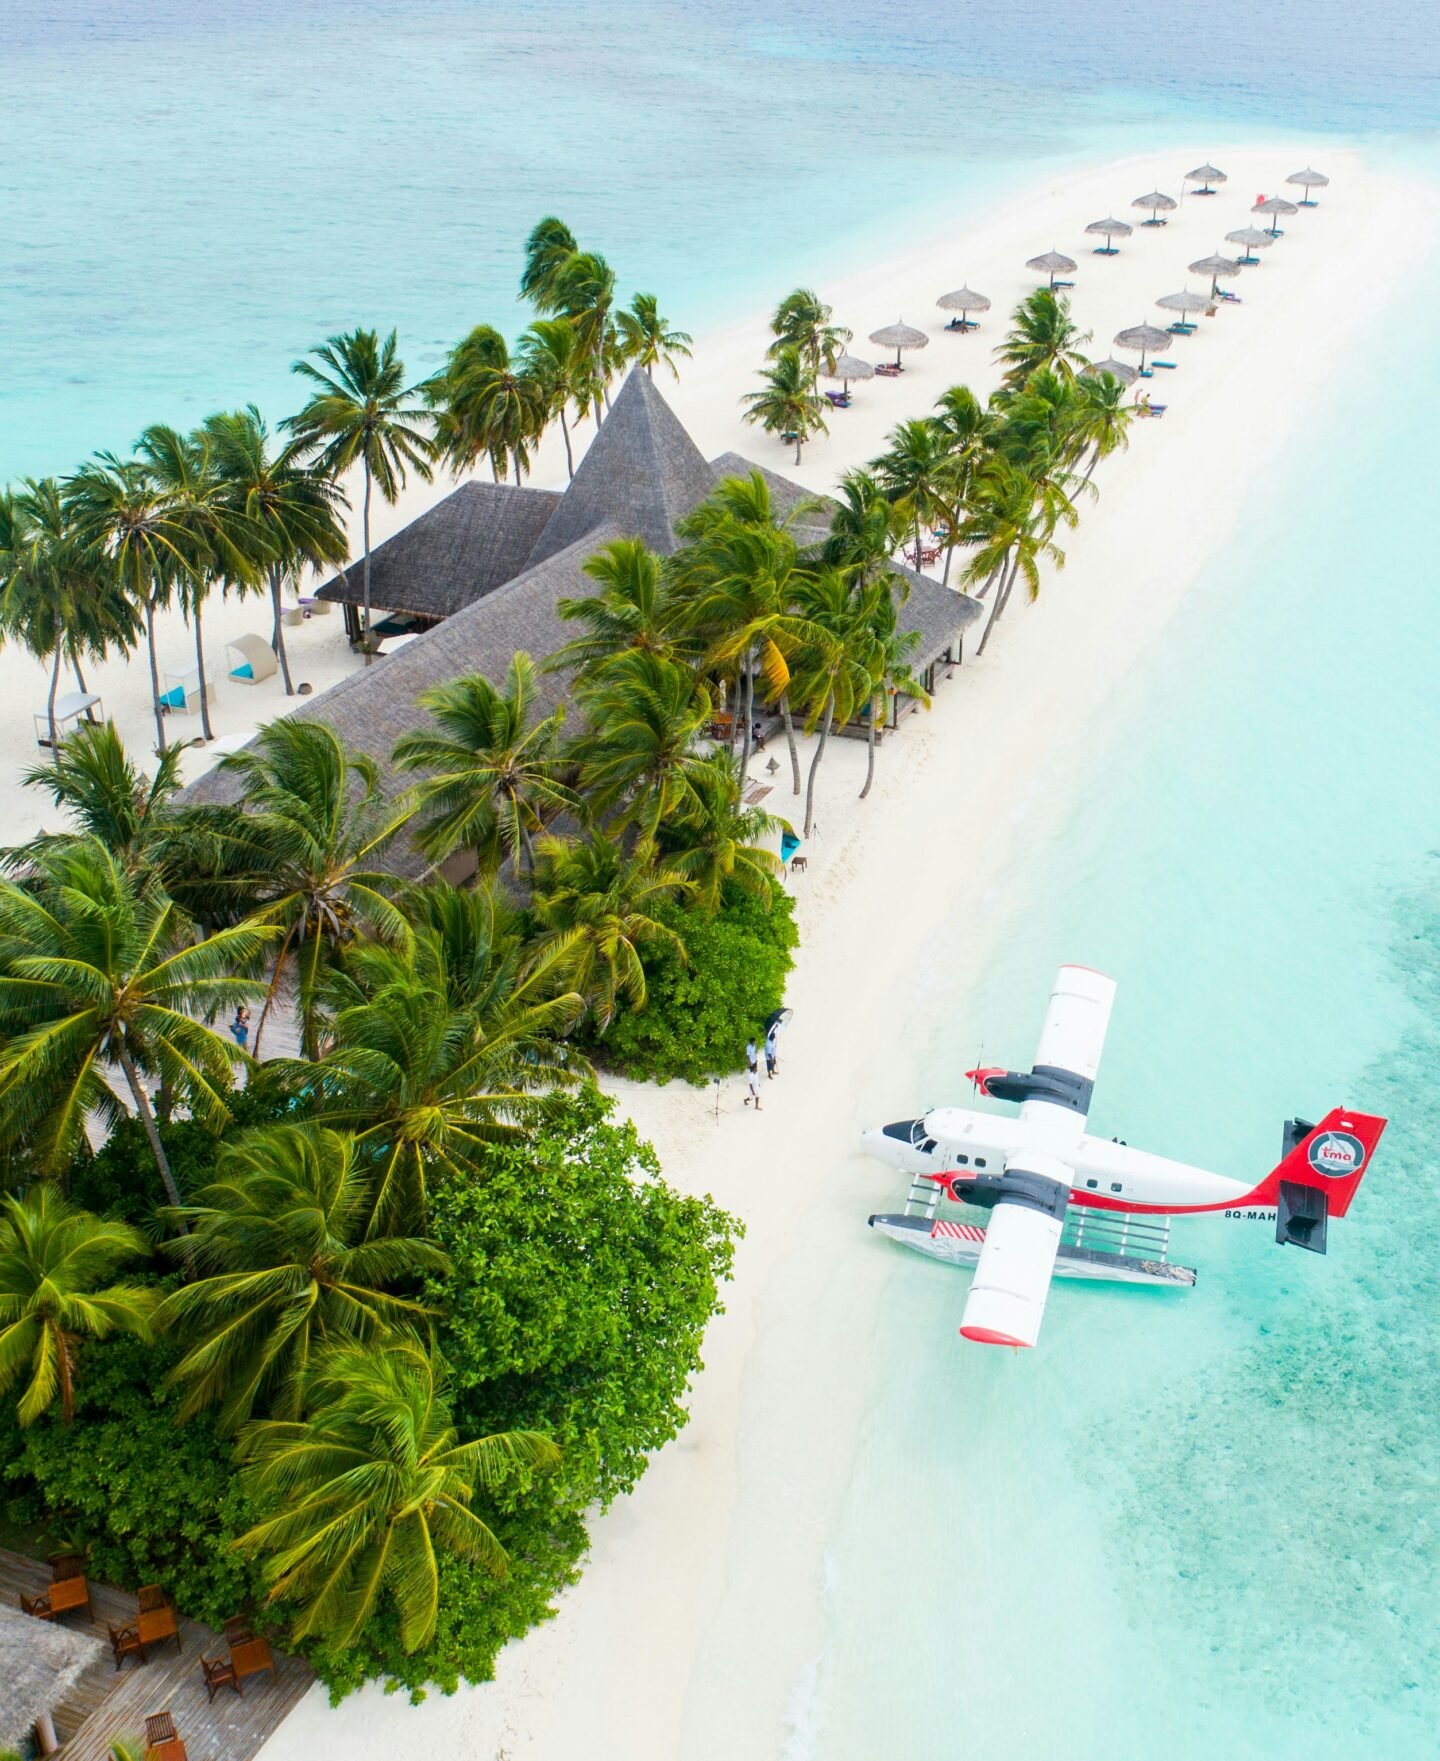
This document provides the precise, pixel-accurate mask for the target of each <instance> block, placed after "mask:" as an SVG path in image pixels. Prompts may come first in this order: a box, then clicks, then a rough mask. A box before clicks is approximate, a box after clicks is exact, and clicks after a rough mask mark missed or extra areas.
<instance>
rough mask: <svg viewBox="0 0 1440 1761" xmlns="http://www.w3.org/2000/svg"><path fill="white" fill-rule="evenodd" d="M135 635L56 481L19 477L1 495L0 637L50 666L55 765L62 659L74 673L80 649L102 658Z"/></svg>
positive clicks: (101, 560) (100, 556) (104, 565)
mask: <svg viewBox="0 0 1440 1761" xmlns="http://www.w3.org/2000/svg"><path fill="white" fill-rule="evenodd" d="M134 633H135V630H134V622H133V618H132V617H131V616H130V614H129V609H128V607H127V606H126V604H125V601H124V600H123V599H122V598H121V596H120V595H119V593H118V592H117V591H116V590H115V586H114V581H113V578H112V577H111V573H110V568H109V563H108V559H107V558H106V556H105V555H104V553H103V552H102V551H101V550H99V548H98V547H97V546H96V545H94V544H93V543H92V542H91V541H90V540H89V538H88V536H87V535H86V534H85V533H84V532H83V531H82V530H81V529H80V527H79V524H78V522H77V520H76V518H75V511H74V508H73V506H72V505H71V502H70V500H69V498H68V497H67V496H66V495H65V493H64V492H63V491H62V489H61V487H60V485H59V484H58V483H57V482H56V480H55V479H54V478H53V477H46V478H44V479H43V480H42V481H39V482H37V481H36V480H35V479H34V478H33V477H32V478H26V479H25V481H24V482H23V483H22V484H21V486H20V489H19V491H18V493H15V494H6V495H3V496H0V636H3V637H6V638H9V637H13V638H16V639H18V640H19V641H21V642H23V643H24V645H25V646H26V647H27V648H28V649H29V650H30V652H31V653H32V654H33V655H34V656H35V657H36V659H37V660H48V661H49V662H50V692H49V696H48V698H47V699H46V711H47V715H48V719H49V735H50V751H51V754H52V756H53V757H54V758H56V759H57V760H58V758H59V756H60V734H59V729H58V727H57V726H56V721H55V701H56V697H57V694H58V692H59V688H60V667H61V663H62V662H63V661H64V660H65V659H66V657H67V656H68V657H69V658H70V659H71V661H72V662H73V663H74V664H75V665H76V666H77V670H78V656H79V654H80V651H81V650H82V649H88V650H89V651H90V652H91V653H93V654H103V653H104V652H105V650H106V649H107V648H109V647H110V646H111V645H112V644H115V645H118V646H120V647H128V646H129V644H130V643H131V642H132V641H133V640H134Z"/></svg>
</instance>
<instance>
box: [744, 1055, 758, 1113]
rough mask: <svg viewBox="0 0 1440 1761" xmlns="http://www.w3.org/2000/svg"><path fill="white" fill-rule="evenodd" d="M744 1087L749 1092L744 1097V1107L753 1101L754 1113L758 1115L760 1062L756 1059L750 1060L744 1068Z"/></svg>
mask: <svg viewBox="0 0 1440 1761" xmlns="http://www.w3.org/2000/svg"><path fill="white" fill-rule="evenodd" d="M745 1086H746V1088H747V1089H748V1090H749V1091H750V1092H749V1093H748V1094H747V1095H746V1096H745V1105H746V1106H747V1107H748V1106H749V1105H750V1103H751V1101H754V1103H755V1111H756V1112H757V1113H758V1112H759V1111H760V1060H759V1059H758V1058H752V1059H751V1060H750V1062H749V1063H748V1064H747V1065H746V1066H745Z"/></svg>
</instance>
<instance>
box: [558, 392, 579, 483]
mask: <svg viewBox="0 0 1440 1761" xmlns="http://www.w3.org/2000/svg"><path fill="white" fill-rule="evenodd" d="M560 432H561V434H562V435H564V437H565V474H566V476H567V477H568V478H569V479H570V481H571V482H572V483H573V482H574V480H575V453H574V450H573V448H572V447H571V445H570V424H569V423H568V422H567V421H566V420H565V405H564V403H563V402H562V403H561V405H560Z"/></svg>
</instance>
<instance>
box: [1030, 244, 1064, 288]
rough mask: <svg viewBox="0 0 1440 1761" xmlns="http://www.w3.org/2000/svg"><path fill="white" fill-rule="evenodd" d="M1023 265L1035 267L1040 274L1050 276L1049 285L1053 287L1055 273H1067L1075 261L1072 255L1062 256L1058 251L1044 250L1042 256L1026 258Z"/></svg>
mask: <svg viewBox="0 0 1440 1761" xmlns="http://www.w3.org/2000/svg"><path fill="white" fill-rule="evenodd" d="M1025 267H1026V268H1027V269H1037V270H1039V272H1040V274H1042V275H1048V276H1049V277H1050V285H1051V287H1052V288H1053V287H1054V285H1055V277H1056V276H1057V275H1069V274H1070V273H1071V271H1072V270H1073V269H1074V267H1075V261H1074V259H1073V258H1072V257H1062V256H1061V255H1060V253H1059V251H1046V252H1045V254H1044V256H1043V257H1029V258H1027V259H1026V262H1025Z"/></svg>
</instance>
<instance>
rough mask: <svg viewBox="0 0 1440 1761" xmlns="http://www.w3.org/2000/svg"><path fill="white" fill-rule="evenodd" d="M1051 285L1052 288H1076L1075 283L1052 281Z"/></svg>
mask: <svg viewBox="0 0 1440 1761" xmlns="http://www.w3.org/2000/svg"><path fill="white" fill-rule="evenodd" d="M1050 285H1051V287H1074V285H1075V283H1074V282H1073V281H1052V282H1051V283H1050Z"/></svg>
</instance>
